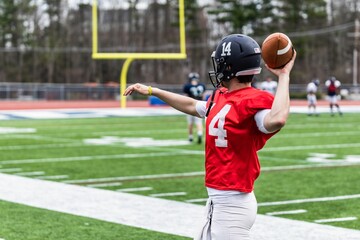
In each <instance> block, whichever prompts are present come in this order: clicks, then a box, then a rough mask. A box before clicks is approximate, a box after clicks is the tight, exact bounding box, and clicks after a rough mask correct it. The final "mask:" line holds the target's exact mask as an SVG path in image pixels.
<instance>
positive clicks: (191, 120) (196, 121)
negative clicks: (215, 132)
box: [183, 72, 205, 144]
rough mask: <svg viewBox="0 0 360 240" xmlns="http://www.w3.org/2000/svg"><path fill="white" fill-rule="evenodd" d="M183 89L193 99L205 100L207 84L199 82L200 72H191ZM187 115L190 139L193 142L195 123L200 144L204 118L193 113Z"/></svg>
mask: <svg viewBox="0 0 360 240" xmlns="http://www.w3.org/2000/svg"><path fill="white" fill-rule="evenodd" d="M183 91H184V93H185V94H186V95H187V96H189V97H191V98H193V99H196V100H203V96H204V92H205V85H204V84H202V83H200V82H199V73H197V72H191V73H189V75H188V82H187V83H186V84H185V85H184V89H183ZM186 117H187V123H188V134H189V141H190V142H192V141H193V139H194V137H193V128H194V125H196V130H197V143H198V144H200V143H201V142H202V136H203V120H202V119H201V118H199V117H195V116H193V115H187V116H186Z"/></svg>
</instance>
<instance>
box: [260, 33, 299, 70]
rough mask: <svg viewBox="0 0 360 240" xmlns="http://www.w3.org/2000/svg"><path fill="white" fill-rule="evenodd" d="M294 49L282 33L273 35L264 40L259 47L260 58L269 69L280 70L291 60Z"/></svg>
mask: <svg viewBox="0 0 360 240" xmlns="http://www.w3.org/2000/svg"><path fill="white" fill-rule="evenodd" d="M293 54H294V48H293V45H292V43H291V40H290V38H289V37H288V36H286V35H285V34H284V33H280V32H277V33H273V34H270V35H269V36H268V37H266V38H265V40H264V42H263V43H262V45H261V56H262V58H263V60H264V62H265V63H266V64H267V65H268V66H269V67H270V68H282V67H283V66H285V65H286V64H287V63H288V62H289V61H290V60H291V58H292V56H293Z"/></svg>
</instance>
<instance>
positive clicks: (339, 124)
mask: <svg viewBox="0 0 360 240" xmlns="http://www.w3.org/2000/svg"><path fill="white" fill-rule="evenodd" d="M339 126H341V127H343V128H344V127H351V128H355V129H356V128H357V127H358V126H359V124H358V123H338V124H337V123H331V124H326V123H321V124H319V123H314V124H308V123H306V124H298V125H296V124H294V125H287V126H286V128H287V129H311V128H316V129H319V128H338V127H339Z"/></svg>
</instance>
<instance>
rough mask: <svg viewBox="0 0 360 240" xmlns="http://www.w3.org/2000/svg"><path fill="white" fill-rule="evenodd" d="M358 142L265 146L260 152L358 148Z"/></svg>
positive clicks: (359, 144)
mask: <svg viewBox="0 0 360 240" xmlns="http://www.w3.org/2000/svg"><path fill="white" fill-rule="evenodd" d="M358 147H360V143H343V144H323V145H304V146H293V145H291V146H288V147H265V148H263V149H262V150H260V152H282V151H296V150H307V149H335V148H337V149H338V148H358Z"/></svg>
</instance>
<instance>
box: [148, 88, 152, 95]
mask: <svg viewBox="0 0 360 240" xmlns="http://www.w3.org/2000/svg"><path fill="white" fill-rule="evenodd" d="M148 94H149V96H151V95H152V87H151V86H149V87H148Z"/></svg>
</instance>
